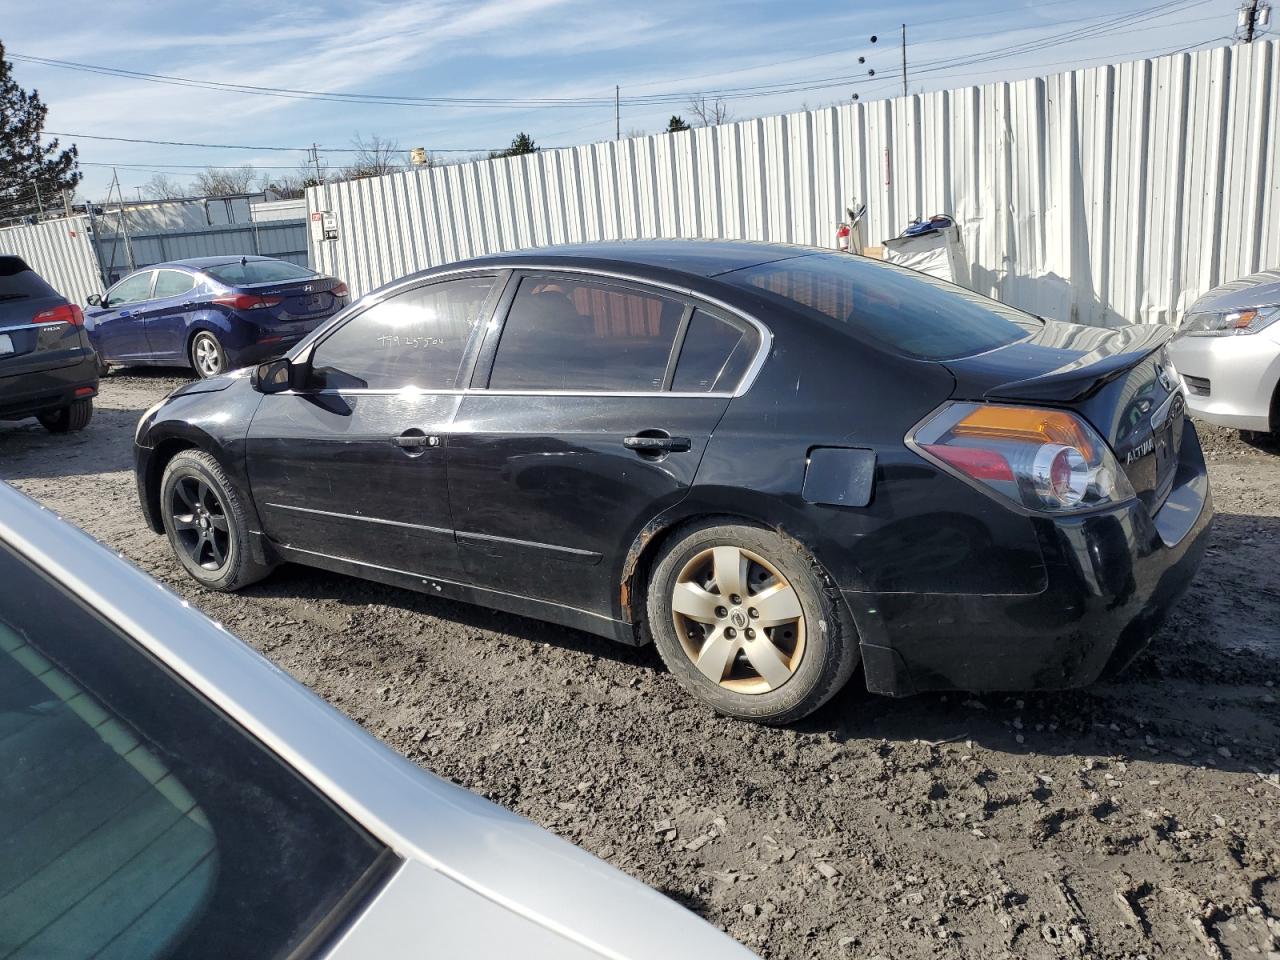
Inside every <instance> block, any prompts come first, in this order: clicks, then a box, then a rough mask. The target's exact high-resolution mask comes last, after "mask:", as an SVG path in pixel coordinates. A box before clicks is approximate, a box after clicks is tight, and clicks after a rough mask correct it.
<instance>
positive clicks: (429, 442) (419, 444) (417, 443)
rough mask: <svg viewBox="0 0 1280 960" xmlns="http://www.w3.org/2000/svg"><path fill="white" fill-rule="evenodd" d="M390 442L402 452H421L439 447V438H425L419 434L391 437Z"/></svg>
mask: <svg viewBox="0 0 1280 960" xmlns="http://www.w3.org/2000/svg"><path fill="white" fill-rule="evenodd" d="M391 442H392V443H394V444H395V445H396V446H397V447H400V448H401V449H404V450H421V449H424V448H426V447H438V446H440V438H439V437H426V436H423V435H422V434H420V433H409V434H401V435H400V436H398V437H392V438H391Z"/></svg>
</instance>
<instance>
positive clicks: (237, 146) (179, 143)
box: [44, 130, 497, 153]
mask: <svg viewBox="0 0 1280 960" xmlns="http://www.w3.org/2000/svg"><path fill="white" fill-rule="evenodd" d="M44 133H45V135H46V136H49V137H71V138H73V139H75V140H114V141H115V142H117V143H146V144H152V145H156V146H164V147H204V148H207V149H210V150H260V151H268V150H273V151H274V150H282V151H292V152H298V153H306V152H309V151H310V150H311V149H312V148H311V147H261V146H259V147H251V146H246V145H245V144H241V143H192V142H190V141H187V140H146V139H143V138H141V137H107V136H103V135H101V134H96V133H57V132H55V131H53V130H46V131H44ZM318 149H319V150H320V152H321V153H363V152H364V151H363V150H361V149H360V148H359V147H319V148H318ZM494 149H497V148H496V147H475V148H469V147H432V148H431V150H430V151H429V152H431V153H484V152H485V151H487V150H494Z"/></svg>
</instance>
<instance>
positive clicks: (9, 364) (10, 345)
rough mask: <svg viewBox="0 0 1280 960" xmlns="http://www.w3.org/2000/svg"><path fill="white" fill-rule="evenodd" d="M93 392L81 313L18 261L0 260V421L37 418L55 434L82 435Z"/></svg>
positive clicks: (93, 364) (93, 370)
mask: <svg viewBox="0 0 1280 960" xmlns="http://www.w3.org/2000/svg"><path fill="white" fill-rule="evenodd" d="M97 392H98V364H97V357H96V355H95V354H94V351H93V347H92V346H91V345H90V344H89V338H88V337H87V336H86V335H85V332H84V314H83V313H82V312H81V310H80V308H79V307H78V306H76V305H75V304H74V303H70V302H68V300H67V298H66V297H64V296H62V295H61V294H60V293H58V292H57V291H56V290H54V289H53V287H51V286H49V284H47V283H45V281H44V280H43V279H41V277H40V276H39V275H38V274H37V273H36V272H35V271H34V270H32V269H31V268H30V267H29V266H27V265H26V263H25V262H23V261H22V259H20V258H19V257H14V256H7V255H4V254H0V420H22V419H23V418H25V417H36V418H38V419H39V421H40V422H41V423H42V424H43V425H44V426H45V429H47V430H51V431H52V432H54V433H66V432H67V431H68V430H83V429H84V428H85V427H86V426H88V425H89V420H90V418H91V417H92V416H93V397H94V395H95V394H96V393H97Z"/></svg>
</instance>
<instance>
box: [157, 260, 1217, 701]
mask: <svg viewBox="0 0 1280 960" xmlns="http://www.w3.org/2000/svg"><path fill="white" fill-rule="evenodd" d="M1168 337H1169V332H1168V331H1167V330H1165V329H1164V328H1161V327H1130V328H1127V329H1121V330H1104V329H1097V328H1090V327H1081V326H1076V325H1072V324H1064V323H1056V322H1049V321H1044V320H1041V319H1039V318H1037V317H1033V316H1030V315H1028V314H1025V313H1021V312H1019V311H1017V310H1014V309H1011V308H1009V307H1006V306H1003V305H1001V304H999V303H996V302H993V301H991V300H988V299H985V298H983V297H980V296H978V295H976V294H974V293H971V292H969V291H967V290H964V289H961V288H959V287H955V286H952V285H950V284H946V283H942V282H940V281H937V280H934V279H932V278H930V277H927V276H923V275H921V274H918V273H914V272H912V271H909V270H904V269H901V268H898V267H894V266H890V265H886V264H883V263H879V262H876V261H872V260H867V259H863V258H860V257H852V256H848V255H845V254H838V253H833V252H831V251H822V250H815V249H810V248H803V247H792V246H782V245H767V244H757V243H735V242H704V241H683V242H681V241H644V242H630V243H602V244H591V245H583V246H573V247H556V248H548V249H543V250H533V251H525V252H520V253H514V254H504V255H496V256H490V257H484V258H480V259H477V260H471V261H467V262H465V263H458V264H453V265H450V266H448V267H441V268H438V269H433V270H428V271H425V272H423V273H419V274H416V275H414V276H412V277H409V278H407V279H405V280H402V281H398V282H396V283H393V284H391V285H389V286H386V287H384V288H382V289H381V290H378V291H376V292H375V293H372V294H370V295H369V296H367V297H364V298H363V299H361V300H359V301H358V302H357V303H355V304H353V305H352V306H351V307H349V308H348V309H346V310H344V311H343V312H342V313H340V314H339V315H337V316H336V317H334V318H333V319H332V320H331V321H330V322H328V323H327V324H325V325H324V326H323V327H321V328H320V329H319V330H317V331H316V332H315V333H313V334H312V335H311V336H309V337H307V338H306V339H305V340H304V341H303V342H301V343H300V344H299V345H298V346H297V347H295V348H294V349H293V350H292V351H290V353H289V355H288V357H287V358H285V359H281V360H277V361H272V362H268V363H265V364H263V365H262V366H260V367H259V368H257V370H256V371H254V372H253V374H252V375H251V376H250V375H246V374H239V375H237V374H231V375H226V376H222V377H215V378H212V379H209V380H205V381H202V382H199V383H194V384H191V385H189V386H186V387H183V388H180V389H179V390H177V391H175V392H174V393H173V394H172V395H171V396H170V397H168V398H167V399H166V400H164V401H162V402H161V403H159V404H157V405H156V406H155V407H154V408H152V409H151V410H149V411H147V413H146V414H145V415H144V416H143V418H142V421H141V422H140V423H139V425H138V431H137V446H136V457H137V477H138V488H139V493H140V496H141V500H142V506H143V509H144V511H145V513H146V516H147V520H148V522H149V523H150V525H151V527H152V528H153V529H154V530H155V531H156V532H157V533H159V532H162V531H163V532H165V533H167V534H168V537H169V539H170V541H171V542H172V544H173V547H174V550H175V552H176V553H177V556H178V558H179V560H180V561H181V562H182V564H183V565H184V566H185V568H186V569H187V570H188V572H189V573H190V574H191V575H192V576H193V577H194V578H195V579H196V580H198V581H199V582H200V583H202V584H204V585H206V586H208V587H211V588H213V589H219V590H234V589H237V588H239V587H243V586H245V585H246V584H249V583H252V582H253V581H255V580H257V579H259V578H261V577H263V576H265V575H266V574H267V573H268V572H269V571H270V570H271V568H272V567H273V566H274V565H275V564H277V563H279V562H281V561H292V562H297V563H304V564H310V565H313V566H317V567H322V568H326V569H329V570H336V571H340V572H344V573H350V574H354V575H356V576H361V577H366V578H369V579H372V580H378V581H381V582H384V583H390V584H395V585H399V586H403V587H407V588H410V589H414V590H419V591H423V592H426V593H429V594H433V595H438V596H446V597H453V598H458V599H462V600H466V601H470V602H473V603H477V604H482V605H485V606H490V607H495V608H498V609H502V610H507V611H513V612H516V613H521V614H526V615H529V616H533V617H539V618H542V619H544V620H550V621H554V622H557V623H562V624H567V625H570V626H573V627H578V628H580V629H583V630H588V631H591V632H593V633H597V634H601V635H603V636H606V637H610V638H613V639H615V640H618V641H621V642H623V643H630V644H642V643H646V642H648V641H650V640H652V641H654V642H655V643H656V644H657V647H658V650H659V652H660V653H661V654H662V657H663V659H664V660H665V661H666V663H667V665H668V666H669V667H670V669H671V671H672V672H673V673H674V674H675V676H676V677H677V678H678V679H679V680H680V681H681V682H682V683H683V684H684V685H685V686H686V687H687V688H688V689H689V690H690V691H691V692H692V693H693V694H694V695H695V696H697V697H699V698H700V699H702V700H704V701H705V702H707V703H708V704H710V705H712V706H713V707H715V708H716V709H717V710H720V711H722V712H724V713H727V714H731V715H733V716H737V717H743V718H750V719H755V720H762V721H767V722H774V723H781V722H787V721H790V720H794V719H797V718H799V717H801V716H804V715H805V714H807V713H809V712H810V711H812V710H814V709H815V708H817V707H818V706H819V705H820V704H822V703H823V702H824V701H826V700H827V699H828V698H830V697H831V696H832V695H833V694H834V693H835V692H836V691H837V690H839V689H840V687H841V686H842V685H843V684H844V683H845V681H846V680H847V679H848V678H849V677H850V676H851V675H852V673H853V672H854V670H855V668H856V667H857V666H858V665H859V664H861V666H862V673H863V676H864V677H865V681H866V685H867V687H868V688H869V689H871V690H873V691H876V692H879V693H886V694H893V695H903V694H909V693H913V692H916V691H922V690H935V689H949V688H961V689H968V690H1022V689H1033V688H1035V689H1051V688H1064V687H1070V686H1077V685H1081V684H1086V683H1089V682H1091V681H1093V680H1094V679H1096V678H1097V677H1099V676H1100V675H1101V674H1103V672H1104V671H1107V670H1114V669H1117V668H1119V667H1121V666H1123V665H1124V663H1126V662H1127V661H1128V660H1129V659H1130V658H1131V657H1132V656H1133V655H1134V653H1136V652H1137V651H1138V650H1139V649H1140V648H1141V647H1142V646H1143V644H1145V643H1146V641H1147V640H1148V639H1149V638H1150V636H1151V634H1152V632H1153V631H1154V629H1155V628H1156V626H1157V625H1158V624H1159V623H1160V621H1161V620H1162V619H1163V617H1164V615H1165V613H1166V612H1167V611H1168V609H1169V607H1170V606H1171V604H1172V603H1173V602H1174V601H1175V600H1176V598H1177V597H1178V596H1179V595H1180V593H1181V592H1182V591H1183V589H1184V588H1185V587H1186V586H1187V584H1188V582H1189V581H1190V579H1191V577H1192V576H1193V574H1194V573H1195V570H1196V567H1197V565H1198V564H1199V562H1200V558H1201V555H1202V554H1203V551H1204V547H1205V542H1206V540H1207V534H1208V528H1209V525H1210V521H1211V518H1212V514H1213V509H1212V506H1211V501H1210V496H1209V488H1208V482H1207V477H1206V472H1205V464H1204V458H1203V456H1202V454H1201V450H1200V445H1199V442H1198V440H1197V437H1196V432H1195V429H1194V428H1193V427H1192V425H1191V424H1190V423H1189V422H1187V421H1186V420H1185V419H1184V412H1183V401H1182V395H1181V393H1180V392H1179V390H1178V387H1177V376H1176V373H1175V372H1174V371H1173V368H1172V365H1171V364H1169V362H1168V359H1167V357H1166V353H1165V343H1166V341H1167V340H1168Z"/></svg>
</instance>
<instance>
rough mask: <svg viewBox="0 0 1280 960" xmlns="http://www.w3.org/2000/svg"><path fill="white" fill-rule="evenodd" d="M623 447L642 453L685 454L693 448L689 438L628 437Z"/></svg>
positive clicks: (624, 440) (623, 442)
mask: <svg viewBox="0 0 1280 960" xmlns="http://www.w3.org/2000/svg"><path fill="white" fill-rule="evenodd" d="M622 445H623V446H624V447H626V448H627V449H628V450H636V451H638V452H640V453H684V452H685V451H687V450H689V449H691V448H692V447H693V442H692V441H691V440H690V439H689V438H688V437H653V436H649V437H626V438H624V439H623V441H622Z"/></svg>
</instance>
